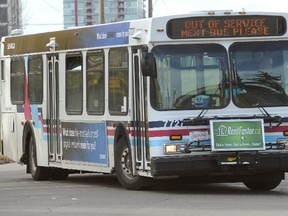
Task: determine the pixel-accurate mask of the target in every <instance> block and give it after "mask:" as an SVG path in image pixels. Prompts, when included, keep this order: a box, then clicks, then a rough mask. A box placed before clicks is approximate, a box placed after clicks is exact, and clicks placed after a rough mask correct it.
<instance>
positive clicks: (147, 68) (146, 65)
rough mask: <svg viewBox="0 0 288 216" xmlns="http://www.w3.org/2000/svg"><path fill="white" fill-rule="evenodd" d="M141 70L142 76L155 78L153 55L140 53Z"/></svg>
mask: <svg viewBox="0 0 288 216" xmlns="http://www.w3.org/2000/svg"><path fill="white" fill-rule="evenodd" d="M141 70H142V75H143V76H151V77H154V78H156V77H157V71H156V62H155V58H154V55H153V53H148V52H143V53H142V58H141Z"/></svg>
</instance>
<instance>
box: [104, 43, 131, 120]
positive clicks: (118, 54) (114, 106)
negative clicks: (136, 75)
mask: <svg viewBox="0 0 288 216" xmlns="http://www.w3.org/2000/svg"><path fill="white" fill-rule="evenodd" d="M127 107H128V50H127V49H126V48H117V49H111V50H110V51H109V112H110V113H111V114H113V115H119V114H120V115H126V114H127V111H128V109H127Z"/></svg>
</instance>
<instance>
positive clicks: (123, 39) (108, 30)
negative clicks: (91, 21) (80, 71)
mask: <svg viewBox="0 0 288 216" xmlns="http://www.w3.org/2000/svg"><path fill="white" fill-rule="evenodd" d="M129 28H130V23H129V22H124V23H115V24H109V25H100V26H93V27H91V28H87V29H83V31H85V34H80V35H79V36H78V40H77V41H75V43H80V44H79V45H78V46H79V47H82V48H84V47H85V48H89V47H100V46H112V45H121V44H128V42H129ZM68 44H69V45H70V44H71V48H72V47H75V46H77V45H76V44H73V42H72V41H71V42H69V43H68ZM66 46H67V44H66Z"/></svg>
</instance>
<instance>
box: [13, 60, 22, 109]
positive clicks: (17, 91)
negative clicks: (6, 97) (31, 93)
mask: <svg viewBox="0 0 288 216" xmlns="http://www.w3.org/2000/svg"><path fill="white" fill-rule="evenodd" d="M10 67H11V81H10V82H11V83H10V86H11V87H10V88H11V89H10V92H11V103H12V104H24V95H25V94H24V89H25V88H24V86H25V82H24V71H25V66H24V59H23V58H21V57H16V58H12V59H11V65H10Z"/></svg>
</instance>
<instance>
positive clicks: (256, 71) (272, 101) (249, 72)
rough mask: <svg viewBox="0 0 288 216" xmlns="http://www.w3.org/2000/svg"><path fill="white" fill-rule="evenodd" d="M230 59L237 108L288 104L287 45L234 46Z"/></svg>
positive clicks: (248, 44)
mask: <svg viewBox="0 0 288 216" xmlns="http://www.w3.org/2000/svg"><path fill="white" fill-rule="evenodd" d="M230 55H231V65H232V69H233V76H234V82H233V84H234V85H233V102H234V103H235V104H236V106H238V107H255V106H261V107H263V106H267V107H269V106H286V105H287V104H288V97H287V94H288V74H287V73H288V42H286V41H274V42H273V41H270V42H245V43H244V42H243V43H235V44H233V45H232V46H231V47H230Z"/></svg>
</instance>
